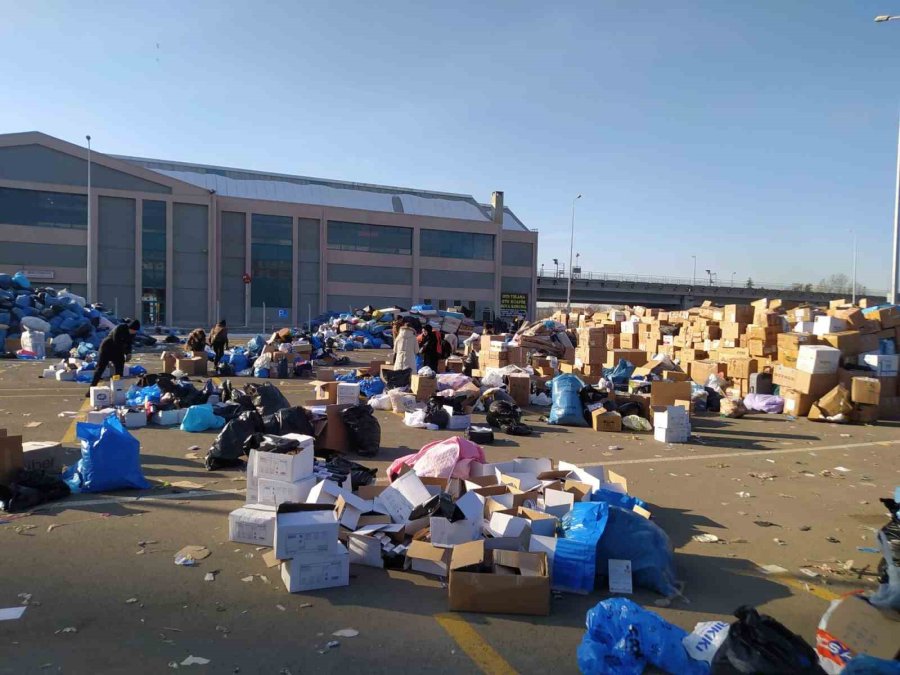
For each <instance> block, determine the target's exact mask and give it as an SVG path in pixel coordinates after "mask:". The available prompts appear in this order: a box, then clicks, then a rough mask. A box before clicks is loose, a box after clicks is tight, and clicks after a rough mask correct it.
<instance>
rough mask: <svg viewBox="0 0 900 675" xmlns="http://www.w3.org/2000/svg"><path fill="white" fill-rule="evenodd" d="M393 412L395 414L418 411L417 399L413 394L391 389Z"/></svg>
mask: <svg viewBox="0 0 900 675" xmlns="http://www.w3.org/2000/svg"><path fill="white" fill-rule="evenodd" d="M389 395H390V397H391V410H393V411H394V412H395V413H408V412H411V411H413V410H415V409H416V397H415V395H413V394H408V393H406V392H403V391H400V390H399V389H391V391H390V394H389Z"/></svg>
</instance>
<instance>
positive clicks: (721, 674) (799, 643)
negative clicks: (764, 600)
mask: <svg viewBox="0 0 900 675" xmlns="http://www.w3.org/2000/svg"><path fill="white" fill-rule="evenodd" d="M734 615H735V616H736V617H737V618H738V620H737V621H735V622H734V623H733V624H731V627H730V628H729V629H728V636H727V637H726V638H725V641H724V642H723V643H722V645H721V646H720V647H719V649H718V651H716V655H715V656H714V657H713V660H712V665H711V667H710V675H738V674H743V673H754V674H755V675H781V674H782V673H795V674H797V675H824V673H825V671H824V670H822V668H820V667H819V663H818V659H817V658H816V653H815V652H814V651H813V649H812V647H810V646H809V645H808V644H806V642H805V641H804V640H803V638H802V637H800V636H799V635H795V634H794V633H792V632H791V631H789V630H788V629H787V628H785V627H784V626H782V625H781V624H780V623H778V621H776V620H775V619H773V618H772V617H771V616H767V615H765V614H760V613H759V612H757V611H756V609H754V608H753V607H749V606H746V605H745V606H743V607H739V608H738V609H737V610H736V611H735V613H734Z"/></svg>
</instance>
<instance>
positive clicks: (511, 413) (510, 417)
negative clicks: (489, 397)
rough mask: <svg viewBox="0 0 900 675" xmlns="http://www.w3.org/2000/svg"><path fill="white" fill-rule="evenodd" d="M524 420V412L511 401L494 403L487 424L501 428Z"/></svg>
mask: <svg viewBox="0 0 900 675" xmlns="http://www.w3.org/2000/svg"><path fill="white" fill-rule="evenodd" d="M521 419H522V410H521V409H520V408H519V406H517V405H516V404H515V403H510V402H509V401H494V402H493V403H491V405H490V406H489V407H488V411H487V423H488V424H490V425H491V426H492V427H496V428H499V427H501V426H503V425H504V424H512V423H514V422H519V421H521Z"/></svg>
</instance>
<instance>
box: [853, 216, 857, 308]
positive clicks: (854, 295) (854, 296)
mask: <svg viewBox="0 0 900 675" xmlns="http://www.w3.org/2000/svg"><path fill="white" fill-rule="evenodd" d="M853 304H854V305H855V304H856V230H854V231H853Z"/></svg>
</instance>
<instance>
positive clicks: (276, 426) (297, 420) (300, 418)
mask: <svg viewBox="0 0 900 675" xmlns="http://www.w3.org/2000/svg"><path fill="white" fill-rule="evenodd" d="M263 428H264V431H265V433H267V434H276V435H278V436H282V435H284V434H303V435H304V436H315V429H313V424H312V420H310V417H309V413H308V412H307V410H306V408H304V407H302V406H299V405H298V406H294V407H293V408H284V409H283V410H279V411H278V412H276V413H274V414H272V415H266V416H265V417H263Z"/></svg>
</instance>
